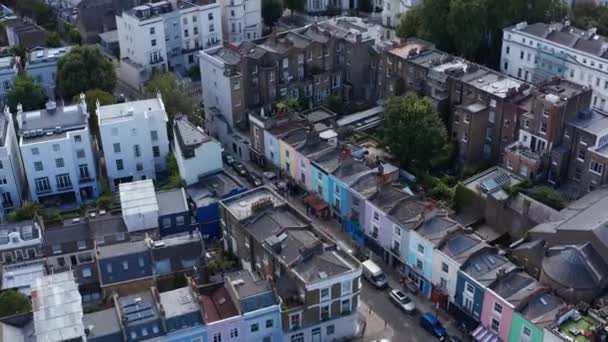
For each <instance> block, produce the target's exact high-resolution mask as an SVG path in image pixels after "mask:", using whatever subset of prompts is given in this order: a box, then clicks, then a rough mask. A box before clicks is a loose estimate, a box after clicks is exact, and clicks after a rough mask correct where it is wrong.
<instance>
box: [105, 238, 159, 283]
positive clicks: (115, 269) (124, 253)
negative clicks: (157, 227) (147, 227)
mask: <svg viewBox="0 0 608 342" xmlns="http://www.w3.org/2000/svg"><path fill="white" fill-rule="evenodd" d="M97 264H98V268H99V278H100V282H101V285H102V287H104V286H109V285H112V284H115V283H121V282H125V281H130V280H135V279H141V278H147V277H152V275H153V267H152V256H151V254H150V252H149V250H148V246H147V244H146V242H145V241H143V240H142V241H133V242H126V243H119V244H114V245H107V246H101V247H99V254H98V257H97Z"/></svg>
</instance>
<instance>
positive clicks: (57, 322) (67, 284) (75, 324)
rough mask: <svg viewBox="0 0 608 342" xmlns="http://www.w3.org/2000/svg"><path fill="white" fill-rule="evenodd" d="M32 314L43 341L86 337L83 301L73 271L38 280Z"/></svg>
mask: <svg viewBox="0 0 608 342" xmlns="http://www.w3.org/2000/svg"><path fill="white" fill-rule="evenodd" d="M32 311H33V312H34V327H35V335H36V339H37V340H39V341H47V342H60V341H66V340H72V339H76V338H80V337H82V336H85V332H84V325H83V323H82V317H83V313H82V298H81V296H80V293H79V292H78V285H77V284H76V281H75V280H74V273H73V272H71V271H68V272H61V273H54V274H50V275H47V276H44V277H40V278H37V279H36V280H34V284H33V286H32Z"/></svg>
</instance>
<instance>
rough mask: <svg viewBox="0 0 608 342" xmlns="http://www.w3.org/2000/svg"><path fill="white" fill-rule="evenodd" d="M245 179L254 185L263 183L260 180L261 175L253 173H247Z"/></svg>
mask: <svg viewBox="0 0 608 342" xmlns="http://www.w3.org/2000/svg"><path fill="white" fill-rule="evenodd" d="M247 180H248V181H249V183H251V185H253V186H254V187H258V186H262V184H264V182H263V181H262V177H260V176H258V175H256V174H255V173H249V175H248V176H247Z"/></svg>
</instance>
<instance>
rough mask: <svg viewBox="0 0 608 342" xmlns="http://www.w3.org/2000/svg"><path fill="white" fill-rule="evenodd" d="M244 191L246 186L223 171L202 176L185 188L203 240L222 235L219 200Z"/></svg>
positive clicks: (218, 237) (216, 238)
mask: <svg viewBox="0 0 608 342" xmlns="http://www.w3.org/2000/svg"><path fill="white" fill-rule="evenodd" d="M244 191H247V187H245V186H244V185H242V184H241V183H240V182H239V181H238V180H236V179H234V178H233V177H231V176H230V175H228V174H227V173H224V172H223V171H221V172H218V173H215V174H213V175H209V176H206V177H203V178H201V179H200V180H199V182H198V183H197V184H193V185H190V186H188V187H187V188H186V192H187V195H188V201H189V202H190V203H191V204H192V205H193V206H194V208H195V217H196V222H197V225H198V229H199V231H200V232H201V235H202V237H203V240H205V241H213V240H218V239H220V238H221V237H222V231H221V228H220V211H219V204H218V203H219V201H221V200H223V199H225V198H228V197H232V196H234V195H237V194H240V193H242V192H244Z"/></svg>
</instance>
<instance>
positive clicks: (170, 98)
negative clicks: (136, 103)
mask: <svg viewBox="0 0 608 342" xmlns="http://www.w3.org/2000/svg"><path fill="white" fill-rule="evenodd" d="M158 92H160V94H161V95H162V97H163V102H164V103H165V110H166V111H167V114H168V115H169V119H170V120H173V118H175V116H176V115H179V114H183V115H186V116H191V115H194V114H195V112H196V111H197V110H198V106H197V103H196V101H195V100H194V99H193V98H192V97H190V96H188V94H186V93H185V92H184V91H183V90H182V88H181V86H180V85H179V83H178V81H177V78H176V77H175V75H174V74H173V73H170V72H165V73H158V74H155V75H154V76H153V77H152V79H151V80H150V81H149V82H148V84H147V86H146V93H147V95H148V96H156V94H157V93H158Z"/></svg>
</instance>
